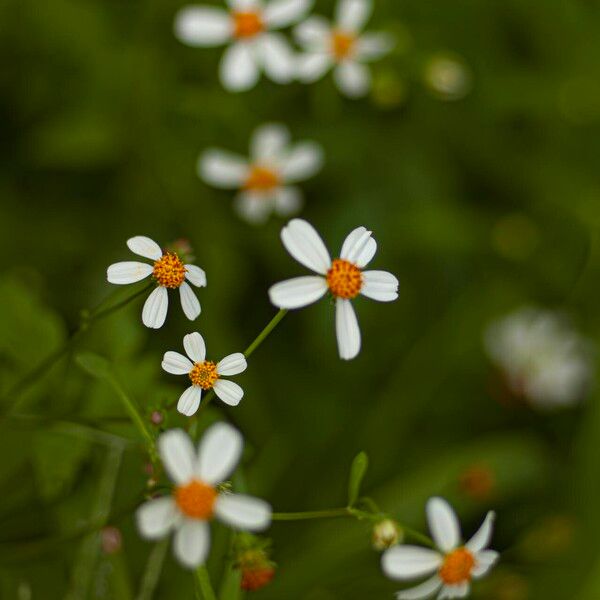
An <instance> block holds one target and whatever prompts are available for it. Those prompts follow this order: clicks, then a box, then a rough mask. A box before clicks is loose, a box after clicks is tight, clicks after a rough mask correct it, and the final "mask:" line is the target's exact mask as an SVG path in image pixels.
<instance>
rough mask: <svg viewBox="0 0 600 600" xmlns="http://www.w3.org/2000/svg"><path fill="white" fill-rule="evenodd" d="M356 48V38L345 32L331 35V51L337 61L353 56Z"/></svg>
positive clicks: (335, 32) (336, 32)
mask: <svg viewBox="0 0 600 600" xmlns="http://www.w3.org/2000/svg"><path fill="white" fill-rule="evenodd" d="M355 46H356V36H355V35H352V34H351V33H346V32H344V31H334V32H333V33H332V34H331V51H332V52H333V55H334V56H335V58H336V59H337V60H344V59H345V58H349V57H350V56H352V54H353V52H354V49H355Z"/></svg>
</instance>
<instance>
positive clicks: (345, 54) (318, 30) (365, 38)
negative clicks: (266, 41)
mask: <svg viewBox="0 0 600 600" xmlns="http://www.w3.org/2000/svg"><path fill="white" fill-rule="evenodd" d="M372 10H373V2H372V0H339V1H338V4H337V8H336V14H335V19H334V23H333V24H331V23H330V22H329V21H327V19H325V18H323V17H315V16H311V17H309V18H308V19H306V21H304V22H303V23H300V25H298V26H297V27H296V28H295V30H294V36H295V38H296V41H297V42H298V44H299V45H300V46H302V48H303V49H304V51H305V53H304V54H302V55H300V56H299V57H298V60H297V71H298V78H299V79H300V81H302V82H304V83H312V82H313V81H316V80H317V79H320V78H321V77H322V76H323V75H325V73H327V72H328V71H329V70H330V69H332V68H333V77H334V80H335V83H336V85H337V87H338V88H339V90H340V91H341V92H342V93H343V94H345V95H347V96H350V97H352V98H357V97H360V96H364V95H365V94H366V93H367V92H368V91H369V88H370V87H371V73H370V71H369V69H368V68H367V67H366V66H365V64H364V63H368V62H371V61H374V60H378V59H379V58H381V57H382V56H384V55H385V54H387V53H388V52H390V51H391V50H392V48H393V47H394V39H393V37H392V36H390V35H389V34H386V33H362V29H363V27H364V25H365V23H366V22H367V21H368V20H369V17H370V16H371V12H372Z"/></svg>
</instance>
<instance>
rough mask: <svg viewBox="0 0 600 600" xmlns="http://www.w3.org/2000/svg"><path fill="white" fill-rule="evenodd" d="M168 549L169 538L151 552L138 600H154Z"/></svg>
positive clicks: (159, 543)
mask: <svg viewBox="0 0 600 600" xmlns="http://www.w3.org/2000/svg"><path fill="white" fill-rule="evenodd" d="M168 548H169V538H165V539H164V540H161V541H160V542H158V543H157V544H156V545H155V546H154V548H153V549H152V552H150V556H149V557H148V562H147V563H146V569H145V571H144V575H143V577H142V583H141V585H140V593H139V594H138V595H137V597H136V600H152V597H153V596H154V591H155V590H156V586H157V584H158V580H159V579H160V574H161V572H162V569H163V565H164V562H165V558H166V556H167V549H168Z"/></svg>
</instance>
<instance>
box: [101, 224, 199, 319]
mask: <svg viewBox="0 0 600 600" xmlns="http://www.w3.org/2000/svg"><path fill="white" fill-rule="evenodd" d="M127 246H128V247H129V249H130V250H131V251H132V252H133V253H134V254H137V255H138V256H143V257H144V258H148V259H150V260H152V261H154V263H153V264H151V265H149V264H148V263H143V262H137V261H126V262H118V263H115V264H112V265H110V267H108V269H107V271H106V277H107V279H108V281H109V282H110V283H114V284H117V285H126V284H128V283H136V282H138V281H141V280H142V279H145V278H146V277H150V276H151V277H152V278H153V279H154V280H155V281H156V284H157V288H156V289H155V290H154V291H153V292H152V293H151V294H150V296H148V299H147V300H146V302H145V303H144V309H143V311H142V321H143V323H144V325H145V326H146V327H150V328H151V329H160V328H161V327H162V326H163V324H164V322H165V319H166V317H167V308H168V307H169V295H168V293H167V289H169V288H170V289H177V288H178V289H179V298H180V300H181V308H183V312H184V313H185V316H186V317H187V318H188V319H189V320H190V321H194V320H195V319H196V318H197V317H198V315H199V314H200V302H199V301H198V298H197V297H196V294H195V293H194V291H193V290H192V288H191V287H190V285H189V283H191V284H192V285H195V286H196V287H205V286H206V273H204V271H203V270H202V269H201V268H200V267H197V266H196V265H191V264H184V262H183V261H182V260H181V258H180V257H179V255H178V254H177V253H176V252H163V251H162V250H161V248H160V246H159V245H158V244H157V243H156V242H155V241H154V240H151V239H150V238H148V237H145V236H143V235H138V236H136V237H132V238H130V239H128V240H127ZM188 281H189V283H188Z"/></svg>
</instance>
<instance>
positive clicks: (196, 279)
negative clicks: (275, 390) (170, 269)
mask: <svg viewBox="0 0 600 600" xmlns="http://www.w3.org/2000/svg"><path fill="white" fill-rule="evenodd" d="M184 266H185V278H186V279H187V280H188V281H189V282H190V283H191V284H192V285H195V286H196V287H206V273H205V272H204V271H203V270H202V269H201V268H200V267H197V266H196V265H184Z"/></svg>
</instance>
